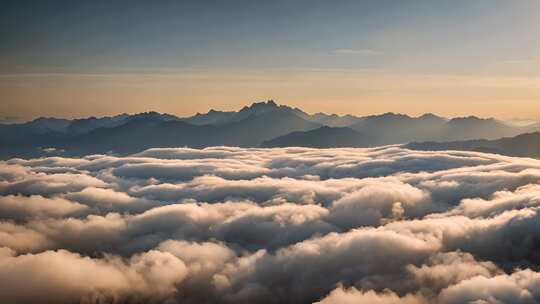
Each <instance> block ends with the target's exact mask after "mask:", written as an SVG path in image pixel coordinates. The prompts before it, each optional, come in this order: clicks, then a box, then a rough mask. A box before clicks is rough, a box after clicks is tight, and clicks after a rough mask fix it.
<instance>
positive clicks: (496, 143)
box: [405, 132, 540, 158]
mask: <svg viewBox="0 0 540 304" xmlns="http://www.w3.org/2000/svg"><path fill="white" fill-rule="evenodd" d="M405 147H407V148H409V149H413V150H424V151H440V150H464V151H476V152H486V153H496V154H503V155H508V156H518V157H534V158H540V132H534V133H525V134H520V135H517V136H514V137H504V138H501V139H496V140H486V139H476V140H465V141H451V142H421V143H417V142H414V143H410V144H407V145H406V146H405Z"/></svg>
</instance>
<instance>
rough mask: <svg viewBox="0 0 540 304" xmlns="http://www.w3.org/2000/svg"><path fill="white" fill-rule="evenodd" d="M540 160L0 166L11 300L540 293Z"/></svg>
mask: <svg viewBox="0 0 540 304" xmlns="http://www.w3.org/2000/svg"><path fill="white" fill-rule="evenodd" d="M538 231H540V161H537V160H534V159H524V158H512V157H505V156H500V155H494V154H485V153H476V152H460V151H437V152H429V151H428V152H419V151H410V150H407V149H403V148H402V147H400V146H387V147H378V148H371V149H309V148H283V149H242V148H232V147H212V148H206V149H189V148H177V149H175V148H167V149H150V150H147V151H143V152H141V153H138V154H135V155H131V156H127V157H115V156H109V155H107V156H105V155H92V156H86V157H82V158H68V157H45V158H40V159H29V160H23V159H12V160H9V161H4V162H1V163H0V281H1V282H3V283H4V282H6V283H5V284H1V285H2V286H0V298H2V302H3V303H4V302H5V303H79V302H80V303H255V302H256V303H311V302H319V303H410V304H413V303H414V304H417V303H422V304H423V303H436V304H437V303H441V304H446V303H538V302H540V274H539V272H538V270H539V269H540V262H539V261H540V253H539V252H540V241H539V240H540V235H539V234H538Z"/></svg>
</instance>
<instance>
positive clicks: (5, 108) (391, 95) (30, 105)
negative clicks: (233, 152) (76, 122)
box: [0, 70, 540, 119]
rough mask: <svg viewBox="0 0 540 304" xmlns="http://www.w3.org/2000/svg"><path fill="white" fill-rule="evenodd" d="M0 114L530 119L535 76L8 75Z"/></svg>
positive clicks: (538, 91) (536, 107)
mask: <svg viewBox="0 0 540 304" xmlns="http://www.w3.org/2000/svg"><path fill="white" fill-rule="evenodd" d="M0 99H1V100H3V101H4V102H2V104H1V105H0V112H1V113H2V114H3V115H4V116H14V117H19V118H22V119H30V118H33V117H36V116H62V117H81V116H92V115H98V116H99V115H111V114H118V113H122V112H131V113H133V112H141V111H149V110H156V111H161V112H168V113H173V114H176V115H180V116H188V115H192V114H194V113H196V112H206V111H208V110H209V109H211V108H214V109H219V110H237V109H239V108H241V107H242V106H244V105H246V104H249V103H251V102H254V101H260V100H266V99H274V100H276V101H277V102H278V103H281V104H287V105H291V106H297V107H300V108H302V109H304V110H305V111H307V112H318V111H323V112H327V113H338V114H347V113H349V114H355V115H368V114H376V113H382V112H388V111H393V112H400V113H406V114H410V115H420V114H422V113H425V112H433V113H437V114H440V115H444V116H462V115H471V114H474V115H479V116H484V117H487V116H493V117H498V118H502V119H516V118H520V119H536V118H538V116H539V115H538V113H540V101H539V100H540V77H525V76H500V77H495V76H485V75H480V76H478V75H476V76H475V75H440V74H433V75H425V74H424V75H422V74H390V73H384V72H379V71H369V70H365V71H352V70H350V71H348V70H264V71H227V72H214V71H205V70H188V71H169V72H165V73H164V72H153V73H137V74H129V73H122V74H98V73H94V74H16V75H3V76H1V77H0Z"/></svg>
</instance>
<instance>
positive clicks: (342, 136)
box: [0, 100, 540, 159]
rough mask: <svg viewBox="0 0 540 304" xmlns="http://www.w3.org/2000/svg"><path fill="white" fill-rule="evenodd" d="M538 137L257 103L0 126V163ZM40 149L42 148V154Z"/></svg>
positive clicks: (461, 122)
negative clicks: (152, 151) (180, 113)
mask: <svg viewBox="0 0 540 304" xmlns="http://www.w3.org/2000/svg"><path fill="white" fill-rule="evenodd" d="M534 131H540V124H534V125H531V126H526V127H517V126H512V125H508V124H506V123H504V122H501V121H498V120H495V119H482V118H478V117H474V116H470V117H461V118H451V119H448V118H444V117H440V116H437V115H434V114H430V113H428V114H424V115H422V116H419V117H411V116H408V115H404V114H395V113H385V114H381V115H371V116H365V117H357V116H353V115H342V116H340V115H336V114H324V113H316V114H308V113H306V112H304V111H302V110H301V109H298V108H293V107H289V106H286V105H278V104H277V103H276V102H274V101H273V100H269V101H265V102H256V103H253V104H251V105H250V106H245V107H243V108H242V109H240V110H238V111H217V110H210V111H208V112H207V113H203V114H201V113H197V114H196V115H193V116H190V117H183V118H181V117H177V116H175V115H171V114H165V113H158V112H144V113H139V114H133V115H129V114H120V115H116V116H107V117H99V118H98V117H88V118H81V119H73V120H68V119H61V118H38V119H35V120H33V121H30V122H26V123H22V124H0V158H3V159H6V158H11V157H36V156H42V155H50V154H51V153H56V152H55V151H62V153H64V155H85V154H94V153H117V154H129V153H136V152H139V151H140V150H143V149H147V148H151V147H178V146H187V147H198V148H202V147H208V146H214V145H228V146H241V147H259V146H265V147H282V146H306V147H370V146H376V145H386V144H399V143H408V142H428V141H431V142H433V141H439V142H441V141H460V140H471V139H496V138H501V137H509V136H515V135H518V134H521V133H527V132H534ZM45 148H47V149H45Z"/></svg>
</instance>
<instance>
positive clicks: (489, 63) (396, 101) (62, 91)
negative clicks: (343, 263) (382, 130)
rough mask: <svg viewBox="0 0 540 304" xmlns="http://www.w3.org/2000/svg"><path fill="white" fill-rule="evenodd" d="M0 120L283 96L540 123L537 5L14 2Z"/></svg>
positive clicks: (180, 109) (0, 18)
mask: <svg viewBox="0 0 540 304" xmlns="http://www.w3.org/2000/svg"><path fill="white" fill-rule="evenodd" d="M1 4H2V9H1V10H0V41H1V43H0V100H1V103H0V119H14V120H17V119H19V120H26V119H31V118H34V117H38V116H55V117H85V116H92V115H96V116H102V115H111V114H118V113H124V112H127V113H135V112H142V111H149V110H156V111H160V112H168V113H172V114H176V115H180V116H187V115H191V114H194V113H196V112H206V111H208V110H209V109H210V108H213V109H218V110H236V109H239V108H241V107H242V106H244V105H246V104H250V103H252V102H255V101H260V100H267V99H274V100H276V101H277V102H278V103H281V104H287V105H291V106H297V107H300V108H302V109H304V110H305V111H307V112H319V111H322V112H327V113H338V114H345V113H349V114H355V115H368V114H376V113H383V112H400V113H406V114H410V115H420V114H422V113H425V112H433V113H436V114H439V115H445V116H463V115H478V116H483V117H488V116H489V117H498V118H503V119H523V120H527V119H531V120H535V119H539V120H540V55H538V54H540V39H537V38H536V37H539V36H540V2H539V1H536V0H513V1H502V0H472V1H471V0H454V1H427V0H425V1H423V0H403V1H393V0H373V1H362V0H360V1H345V0H343V1H339V0H338V1H318V0H312V1H301V0H297V1H280V0H278V1H264V2H263V1H234V0H233V1H167V0H163V1H138V0H132V1H123V0H118V1H100V0H96V1H54V0H52V1H26V0H18V1H5V0H1Z"/></svg>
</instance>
